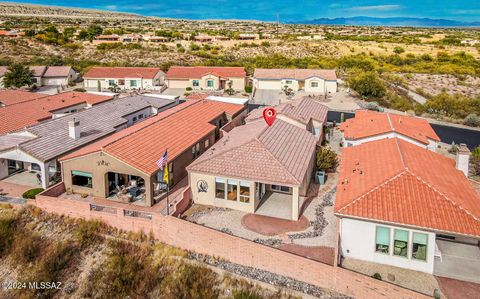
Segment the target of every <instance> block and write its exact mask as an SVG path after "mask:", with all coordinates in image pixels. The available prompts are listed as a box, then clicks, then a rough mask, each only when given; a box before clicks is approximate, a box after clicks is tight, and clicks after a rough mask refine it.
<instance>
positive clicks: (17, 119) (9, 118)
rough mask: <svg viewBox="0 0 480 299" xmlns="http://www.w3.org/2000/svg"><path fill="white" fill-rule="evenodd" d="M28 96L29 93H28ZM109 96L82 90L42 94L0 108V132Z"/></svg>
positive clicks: (3, 132)
mask: <svg viewBox="0 0 480 299" xmlns="http://www.w3.org/2000/svg"><path fill="white" fill-rule="evenodd" d="M28 96H29V97H30V95H28ZM112 99H113V97H111V96H103V95H95V94H90V93H84V92H75V91H71V92H64V93H59V94H56V95H53V96H45V95H44V96H43V97H40V98H34V99H30V100H26V101H21V102H18V103H16V104H12V105H7V106H6V107H3V108H1V109H0V134H5V133H9V132H12V131H16V130H19V129H22V128H24V127H27V126H31V125H34V124H36V123H39V122H42V121H45V120H48V119H51V118H57V117H60V116H64V115H65V114H68V113H73V112H77V111H80V110H83V109H88V108H91V107H92V106H94V105H97V104H99V103H103V102H105V101H110V100H112Z"/></svg>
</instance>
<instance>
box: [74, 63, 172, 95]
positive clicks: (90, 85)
mask: <svg viewBox="0 0 480 299" xmlns="http://www.w3.org/2000/svg"><path fill="white" fill-rule="evenodd" d="M164 76H165V73H164V72H162V70H161V69H159V68H155V67H93V68H91V69H90V70H89V71H88V72H87V73H86V74H85V75H83V79H84V86H85V88H87V89H90V90H105V89H108V88H113V87H118V88H120V89H129V90H133V89H135V90H152V89H161V86H162V85H163V80H164Z"/></svg>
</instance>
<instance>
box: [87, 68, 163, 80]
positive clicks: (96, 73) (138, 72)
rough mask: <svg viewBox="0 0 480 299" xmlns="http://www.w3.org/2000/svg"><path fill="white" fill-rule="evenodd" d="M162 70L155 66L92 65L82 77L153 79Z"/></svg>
mask: <svg viewBox="0 0 480 299" xmlns="http://www.w3.org/2000/svg"><path fill="white" fill-rule="evenodd" d="M161 71H162V70H161V69H160V68H157V67H93V68H91V69H90V70H89V71H88V72H87V73H85V75H83V78H86V79H89V78H93V79H97V78H99V79H102V78H118V79H124V78H144V79H153V78H154V77H155V76H156V75H157V74H158V72H161Z"/></svg>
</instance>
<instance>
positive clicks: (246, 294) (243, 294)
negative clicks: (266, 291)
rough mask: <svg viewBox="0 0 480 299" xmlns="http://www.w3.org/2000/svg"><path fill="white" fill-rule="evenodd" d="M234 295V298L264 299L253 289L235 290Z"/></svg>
mask: <svg viewBox="0 0 480 299" xmlns="http://www.w3.org/2000/svg"><path fill="white" fill-rule="evenodd" d="M232 297H233V299H263V296H261V295H260V294H258V293H257V292H255V291H251V290H240V291H233V296H232Z"/></svg>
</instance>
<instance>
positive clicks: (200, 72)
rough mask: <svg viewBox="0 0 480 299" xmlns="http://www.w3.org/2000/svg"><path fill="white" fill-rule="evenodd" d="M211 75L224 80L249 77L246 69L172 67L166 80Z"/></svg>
mask: <svg viewBox="0 0 480 299" xmlns="http://www.w3.org/2000/svg"><path fill="white" fill-rule="evenodd" d="M209 74H212V75H215V76H217V77H224V78H232V77H235V78H236V77H238V78H244V77H245V76H246V75H247V73H246V72H245V68H244V67H210V66H172V67H170V69H169V70H168V72H167V74H166V75H165V78H166V79H189V78H201V77H203V76H205V75H209Z"/></svg>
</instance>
